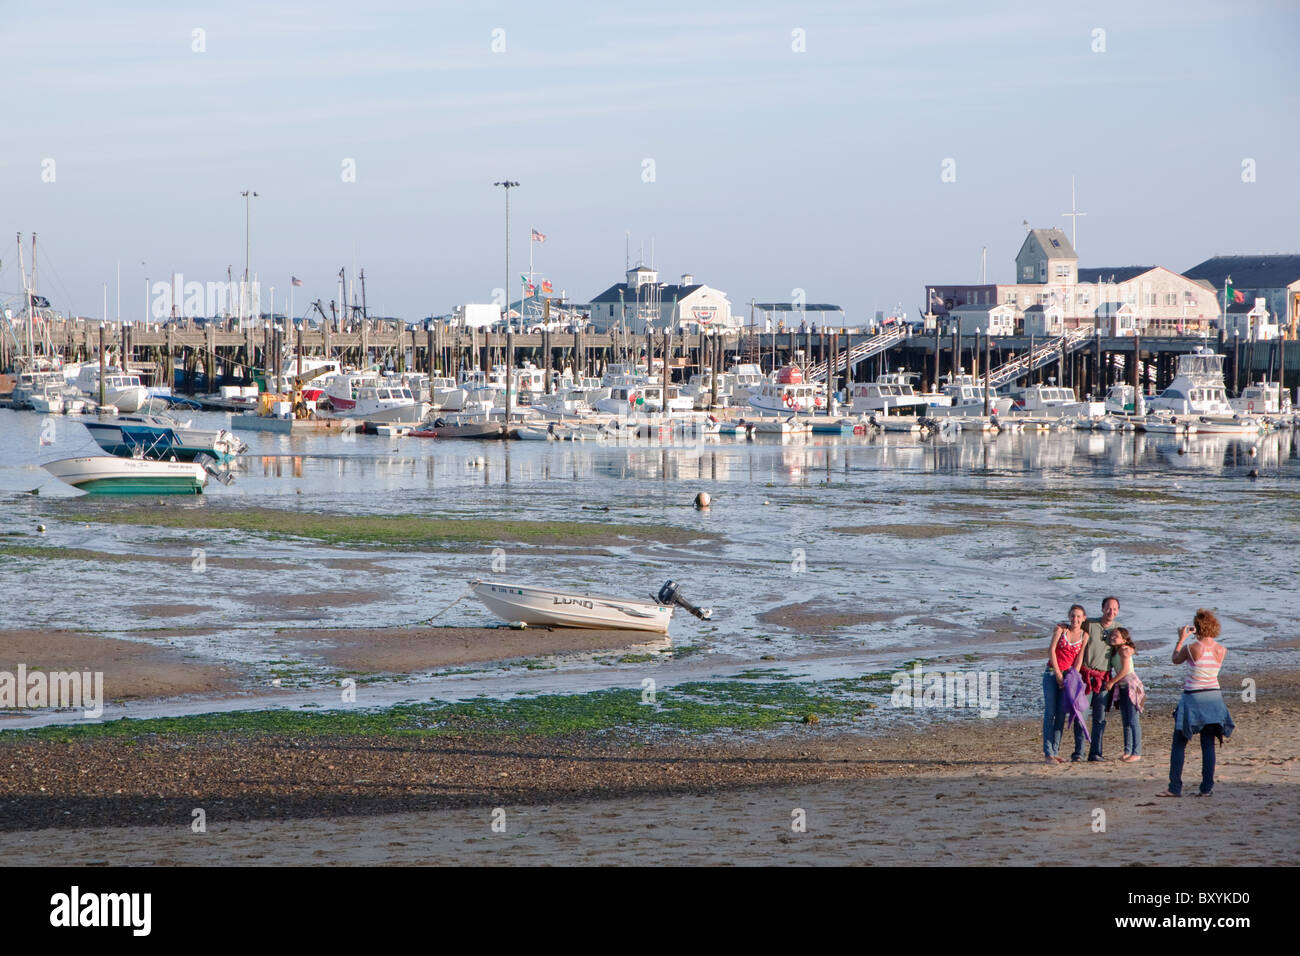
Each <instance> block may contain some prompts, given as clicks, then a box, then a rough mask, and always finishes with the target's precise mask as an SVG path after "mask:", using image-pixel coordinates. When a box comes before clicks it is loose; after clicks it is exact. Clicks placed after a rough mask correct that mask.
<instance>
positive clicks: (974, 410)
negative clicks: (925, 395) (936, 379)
mask: <svg viewBox="0 0 1300 956" xmlns="http://www.w3.org/2000/svg"><path fill="white" fill-rule="evenodd" d="M984 391H985V389H984V384H983V383H982V382H979V381H976V379H975V376H974V375H964V374H958V375H949V376H948V377H947V379H945V382H944V386H943V394H944V395H945V396H946V397H947V398H948V399H949V401H950V403H951V404H949V405H946V406H945V405H931V406H930V415H931V416H932V417H934V418H949V417H953V416H961V417H965V416H981V417H982V416H983V415H984ZM1012 405H1013V402H1012V400H1011V398H1009V397H1008V396H1006V395H999V394H997V392H996V391H994V390H993V389H989V396H988V413H989V414H990V415H1007V414H1010V412H1011V408H1012Z"/></svg>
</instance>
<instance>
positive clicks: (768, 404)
mask: <svg viewBox="0 0 1300 956" xmlns="http://www.w3.org/2000/svg"><path fill="white" fill-rule="evenodd" d="M749 404H750V407H751V408H753V409H754V410H755V411H757V412H759V413H760V414H769V415H783V414H789V413H790V412H813V411H822V410H823V409H825V407H826V399H825V398H824V397H823V396H822V394H821V390H820V388H819V386H817V385H814V384H812V383H808V382H805V381H804V380H803V372H802V371H800V369H799V366H797V365H786V366H783V367H782V368H779V369H777V371H776V374H775V375H774V376H773V377H772V380H771V381H770V382H764V383H763V385H761V386H760V387H759V388H757V389H753V390H751V391H750V393H749Z"/></svg>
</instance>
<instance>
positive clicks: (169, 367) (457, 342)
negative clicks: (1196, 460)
mask: <svg viewBox="0 0 1300 956" xmlns="http://www.w3.org/2000/svg"><path fill="white" fill-rule="evenodd" d="M101 325H102V326H103V328H102V330H101ZM887 334H888V330H885V331H883V332H881V331H877V332H874V333H865V332H860V331H850V330H847V329H834V328H824V327H823V328H819V329H818V330H817V331H816V332H813V331H812V330H811V329H805V330H804V331H802V332H800V331H789V330H786V331H776V332H767V331H755V330H748V329H743V330H738V331H731V332H726V333H719V334H716V335H714V334H697V335H680V334H672V333H668V332H663V331H658V332H655V333H653V334H646V333H642V334H639V335H638V334H632V333H627V332H623V331H619V330H615V331H612V332H602V333H596V332H589V331H588V332H572V333H559V332H554V333H546V332H544V333H541V334H529V333H519V332H516V333H500V332H490V333H485V332H482V331H477V330H474V331H471V330H467V329H464V328H453V327H448V326H447V325H446V324H444V323H438V322H434V323H429V324H427V325H425V326H419V327H412V326H406V325H402V324H400V323H396V322H392V321H380V320H367V321H362V322H356V323H353V324H351V325H348V326H343V327H340V326H339V325H338V324H337V323H333V322H331V323H326V324H322V325H320V326H315V327H313V326H308V327H306V328H303V327H301V326H299V327H291V328H289V329H286V330H280V329H274V328H271V327H270V326H269V325H267V324H265V323H262V324H259V325H257V326H254V325H253V324H252V323H249V324H247V325H246V327H245V328H244V329H242V330H240V329H238V328H231V327H228V326H227V327H219V326H218V325H217V324H215V323H210V324H206V325H196V324H194V323H189V322H177V321H173V322H169V323H163V324H154V323H107V324H105V323H101V322H99V321H98V320H88V319H58V320H54V321H52V322H51V323H49V327H48V328H46V329H44V330H42V335H41V336H40V339H41V342H42V344H43V349H42V351H51V352H55V353H57V354H59V355H60V356H62V358H63V359H64V361H66V362H88V361H97V360H98V356H99V351H100V343H101V342H103V345H104V348H105V350H106V352H107V353H108V355H109V358H110V360H111V361H112V362H113V363H114V364H120V357H121V356H123V355H125V356H126V365H127V367H128V368H129V369H130V370H131V371H133V372H139V373H140V374H141V375H143V376H146V377H148V378H149V379H151V380H152V381H153V382H154V383H155V384H166V385H174V386H175V387H176V388H177V391H179V392H181V393H185V394H193V393H195V392H196V391H197V390H198V388H197V387H198V386H199V384H203V385H204V386H205V389H204V390H205V391H207V392H215V391H216V390H217V389H218V388H219V387H220V386H222V385H248V384H252V383H253V382H254V381H255V380H256V379H257V378H259V377H263V376H265V375H266V374H267V373H268V372H269V374H270V375H271V376H274V374H275V368H274V365H275V363H271V368H270V369H268V362H267V359H268V356H274V355H277V354H278V355H283V356H286V357H288V356H291V355H296V354H299V353H301V354H302V355H304V356H306V357H317V358H325V357H329V358H333V359H336V360H339V361H341V362H344V363H349V364H353V365H356V366H366V365H371V364H373V363H379V364H381V365H383V366H385V367H389V368H392V369H395V370H396V371H397V372H399V373H405V372H408V371H410V372H423V373H426V374H429V375H443V376H454V375H455V374H456V373H457V372H458V371H460V370H462V369H485V370H486V369H488V368H490V367H491V366H492V365H496V364H509V365H512V366H513V365H516V364H519V363H521V362H524V361H531V362H533V363H534V364H535V365H537V366H538V367H539V368H543V369H563V368H566V367H567V368H568V369H570V370H572V371H573V372H574V373H575V374H577V375H599V374H601V373H602V372H603V371H604V369H605V367H606V366H608V365H609V364H611V363H615V362H636V361H642V362H644V360H645V356H646V355H650V356H651V357H653V358H654V359H655V361H656V363H658V362H659V361H660V360H662V359H664V358H665V357H666V358H667V362H666V366H667V374H668V378H669V379H670V380H671V381H673V382H678V383H683V382H685V381H686V380H687V379H688V378H689V377H690V376H691V375H693V374H695V373H696V372H699V371H701V370H702V369H705V368H710V367H711V368H715V369H718V370H720V371H721V370H725V369H727V368H728V367H730V366H731V365H732V364H733V363H736V362H751V363H754V364H757V365H760V366H761V367H762V368H763V369H764V371H769V372H770V371H771V370H772V369H774V368H776V367H779V366H780V365H783V364H786V363H788V362H791V361H798V362H800V363H801V364H803V365H804V366H805V367H809V366H812V365H816V364H819V363H820V364H821V365H822V366H823V367H830V368H835V369H837V372H836V374H835V375H834V379H835V381H834V383H833V384H834V387H835V388H841V387H845V386H846V385H848V384H851V383H852V382H861V381H871V380H873V379H874V378H875V377H876V376H877V375H879V374H880V373H881V372H883V371H888V370H893V369H898V368H902V369H905V370H907V371H909V372H915V373H917V374H918V376H919V379H920V384H922V385H924V386H925V387H927V388H930V387H933V383H934V381H935V376H936V367H937V374H938V375H939V376H940V377H941V378H942V377H943V376H946V375H948V374H949V373H950V372H952V371H953V370H954V368H958V369H964V370H965V371H966V372H967V373H970V374H976V375H982V374H983V370H984V368H985V366H986V365H988V366H989V367H990V368H992V369H994V370H996V369H997V368H998V367H999V366H1001V365H1003V364H1004V363H1005V362H1007V361H1008V360H1010V358H1011V357H1013V356H1019V355H1023V354H1024V353H1026V352H1028V351H1029V349H1030V347H1031V344H1032V345H1033V346H1035V347H1036V348H1038V347H1042V346H1044V345H1045V344H1047V343H1049V342H1051V341H1052V340H1050V339H1048V340H1044V339H1041V338H1040V339H1038V340H1036V341H1033V340H1031V339H1030V338H1029V337H1027V336H1021V335H1017V336H1002V337H993V338H988V337H983V338H978V339H977V337H975V336H969V335H968V336H964V337H962V338H961V339H960V340H958V339H956V338H951V337H947V336H936V335H935V334H934V333H931V332H925V333H916V334H912V335H905V336H901V337H899V336H898V335H897V334H896V336H895V337H896V338H898V341H897V342H891V344H890V345H889V347H888V348H885V349H883V350H881V351H878V352H877V354H874V355H870V357H867V358H865V359H856V360H854V361H852V362H849V363H848V366H849V367H848V368H847V370H846V369H845V365H846V361H845V358H846V356H856V355H858V354H860V353H863V352H869V351H871V350H870V349H863V348H862V346H863V345H864V344H866V345H870V344H871V343H872V341H873V339H875V338H876V337H877V336H880V335H887ZM1201 345H1209V346H1210V347H1213V348H1215V349H1216V350H1217V351H1220V352H1221V353H1223V354H1225V355H1226V356H1227V361H1226V362H1225V371H1226V375H1225V377H1226V379H1227V381H1228V386H1229V390H1230V391H1236V390H1237V389H1239V388H1240V387H1241V385H1242V384H1244V383H1245V382H1247V381H1250V380H1254V379H1259V378H1261V377H1264V376H1265V375H1267V374H1268V373H1269V371H1270V369H1271V370H1272V378H1273V379H1274V380H1276V378H1277V375H1278V373H1279V369H1281V368H1282V366H1283V364H1285V370H1284V371H1285V384H1287V385H1289V386H1294V385H1296V384H1300V343H1297V342H1295V341H1290V342H1286V341H1277V340H1275V341H1261V342H1246V343H1241V344H1239V345H1237V346H1236V347H1234V346H1233V344H1232V343H1227V344H1225V343H1224V342H1223V337H1222V334H1221V333H1219V334H1217V336H1215V337H1210V338H1208V339H1207V338H1205V337H1202V336H1159V337H1156V336H1143V337H1141V338H1140V339H1135V338H1134V337H1132V336H1116V337H1108V336H1094V337H1091V338H1089V339H1088V340H1087V341H1086V342H1085V343H1083V344H1082V345H1081V346H1079V345H1076V346H1074V347H1073V350H1072V351H1071V352H1070V353H1069V354H1065V355H1062V356H1061V357H1060V358H1059V360H1058V361H1055V362H1053V363H1051V364H1048V365H1047V366H1045V367H1042V368H1038V369H1036V370H1034V371H1032V372H1030V373H1027V374H1025V375H1022V376H1021V379H1022V380H1023V379H1026V378H1028V379H1031V380H1032V381H1035V382H1046V381H1048V380H1049V379H1051V378H1054V379H1055V380H1056V381H1057V383H1058V384H1061V385H1065V386H1072V387H1074V388H1075V389H1076V391H1078V393H1079V394H1080V395H1081V396H1082V395H1086V394H1089V393H1092V394H1100V393H1101V392H1104V390H1105V387H1107V386H1108V385H1109V384H1111V383H1114V382H1118V381H1124V382H1131V381H1133V374H1132V369H1133V368H1134V367H1135V365H1134V363H1133V362H1132V356H1133V352H1134V348H1135V346H1136V347H1137V348H1138V349H1139V350H1140V353H1141V362H1140V363H1139V364H1138V365H1137V368H1139V369H1140V377H1141V379H1142V381H1143V383H1144V384H1145V385H1147V387H1148V388H1150V389H1154V390H1160V389H1162V388H1164V387H1165V386H1167V385H1168V384H1169V382H1170V381H1172V379H1173V376H1174V369H1175V367H1176V364H1177V356H1178V355H1180V354H1183V353H1186V352H1190V351H1192V350H1194V349H1196V348H1197V347H1198V346H1201ZM936 356H937V363H936ZM17 358H18V356H17V355H16V354H15V349H14V345H13V342H12V341H5V340H3V339H0V370H4V369H12V368H13V366H14V364H15V362H16V360H17ZM178 371H179V372H180V375H179V377H178V376H177V374H176V373H177V372H178ZM814 378H815V379H816V380H817V381H823V380H824V378H825V373H821V374H818V375H815V376H814Z"/></svg>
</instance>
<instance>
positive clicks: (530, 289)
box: [528, 282, 537, 295]
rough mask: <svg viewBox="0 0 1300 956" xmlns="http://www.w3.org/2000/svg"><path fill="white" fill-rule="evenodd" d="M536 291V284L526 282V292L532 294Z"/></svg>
mask: <svg viewBox="0 0 1300 956" xmlns="http://www.w3.org/2000/svg"><path fill="white" fill-rule="evenodd" d="M536 291H537V286H535V285H533V284H532V283H531V282H530V283H528V294H529V295H532V294H533V293H534V292H536Z"/></svg>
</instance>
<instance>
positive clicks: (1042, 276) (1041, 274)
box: [1038, 262, 1047, 282]
mask: <svg viewBox="0 0 1300 956" xmlns="http://www.w3.org/2000/svg"><path fill="white" fill-rule="evenodd" d="M1038 278H1039V280H1040V281H1042V282H1046V281H1047V263H1046V262H1040V263H1039V264H1038Z"/></svg>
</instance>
